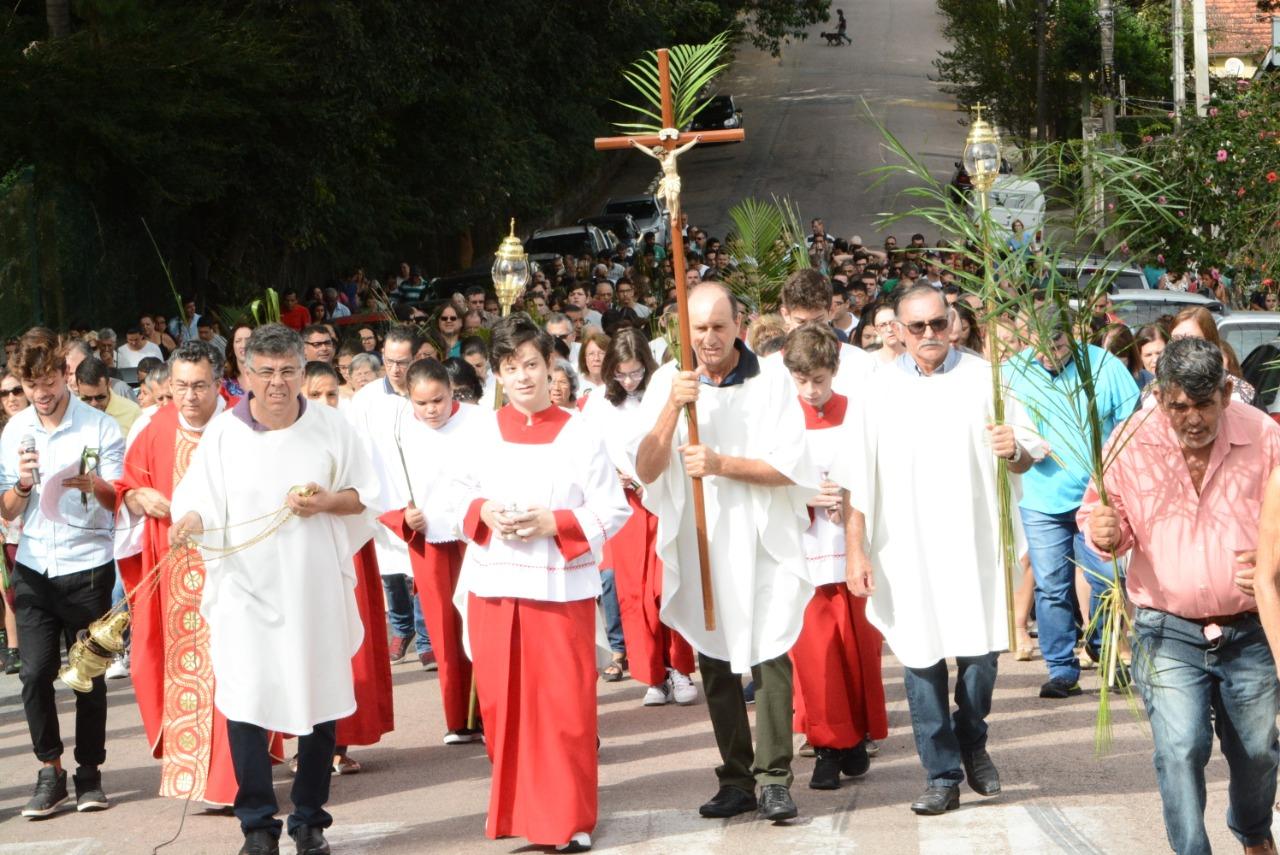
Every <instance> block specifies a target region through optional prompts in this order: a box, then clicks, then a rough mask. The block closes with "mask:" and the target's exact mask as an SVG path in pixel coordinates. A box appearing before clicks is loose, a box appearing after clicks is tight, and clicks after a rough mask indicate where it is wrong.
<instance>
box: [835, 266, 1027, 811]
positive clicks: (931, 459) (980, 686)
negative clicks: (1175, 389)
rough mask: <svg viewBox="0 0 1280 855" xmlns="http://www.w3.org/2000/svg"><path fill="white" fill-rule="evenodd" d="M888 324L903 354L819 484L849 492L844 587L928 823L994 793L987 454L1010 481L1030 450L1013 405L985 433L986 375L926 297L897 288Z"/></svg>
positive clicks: (999, 581)
mask: <svg viewBox="0 0 1280 855" xmlns="http://www.w3.org/2000/svg"><path fill="white" fill-rule="evenodd" d="M896 324H897V326H898V335H899V336H901V337H902V339H903V341H904V343H905V344H906V352H905V353H903V354H902V355H901V356H899V357H897V358H896V359H895V360H894V362H893V363H891V364H890V365H889V366H886V367H885V368H884V369H883V370H881V371H878V372H876V373H875V374H873V375H872V376H871V378H870V380H869V381H868V384H867V390H866V391H864V392H863V393H862V398H863V399H864V400H872V401H876V402H877V405H876V406H875V407H874V408H868V409H866V410H865V411H864V413H863V416H862V418H860V419H845V421H844V424H843V425H842V426H841V428H840V429H841V430H845V431H846V432H847V435H846V437H845V438H844V441H842V442H841V443H840V445H841V447H842V448H846V449H850V450H851V451H852V450H857V449H865V451H864V452H863V453H862V454H855V453H849V454H845V455H842V456H840V457H839V458H837V460H836V461H835V463H834V464H833V466H832V469H831V471H830V473H829V478H830V479H831V480H832V481H834V482H835V483H837V484H839V485H840V486H842V487H844V488H845V489H847V490H848V491H849V495H848V499H847V502H846V506H845V508H844V519H845V543H846V546H847V560H846V575H847V577H848V583H849V589H850V590H851V591H852V592H853V593H854V594H855V595H856V596H861V597H868V598H869V601H868V603H867V618H868V620H870V622H871V623H872V624H873V625H874V626H875V627H876V628H877V629H879V630H880V631H881V633H882V634H883V635H884V637H885V639H886V640H887V641H888V642H889V646H890V647H891V648H892V649H893V652H894V654H895V655H896V656H897V657H898V659H899V660H900V661H901V662H902V664H903V671H904V681H905V684H906V694H907V704H908V706H909V708H910V710H911V725H912V730H913V731H914V734H915V742H916V753H917V754H918V755H919V757H920V762H921V764H922V765H923V766H924V767H925V772H926V788H925V791H924V792H923V793H922V794H921V795H920V797H919V798H917V799H916V800H915V801H914V802H913V803H912V804H911V809H912V810H913V811H914V812H916V813H917V814H922V815H936V814H942V813H945V812H946V811H949V810H955V809H956V808H957V807H959V806H960V782H961V781H963V780H966V779H967V780H968V782H969V786H970V787H971V788H973V790H974V791H976V792H977V793H979V794H980V795H984V796H992V795H995V794H996V793H998V792H1000V776H999V773H998V772H997V771H996V767H995V765H994V764H993V763H992V761H991V758H990V756H989V755H988V754H987V750H986V744H987V723H986V718H987V715H988V713H990V711H991V695H992V692H993V690H994V688H995V681H996V659H997V657H998V655H999V651H1001V650H1008V649H1009V644H1010V639H1009V637H1008V621H1007V619H1006V603H1005V591H1004V582H1003V571H1002V569H1001V567H1002V559H1001V556H1000V523H1001V520H1000V518H999V510H998V509H999V502H998V500H997V492H996V458H1000V457H1002V458H1004V459H1005V460H1007V461H1008V465H1009V471H1010V472H1023V471H1025V470H1026V469H1027V468H1028V467H1029V466H1030V464H1031V459H1032V452H1031V450H1030V449H1031V447H1032V445H1033V442H1032V440H1031V438H1030V435H1029V433H1026V431H1027V429H1028V428H1029V422H1028V420H1027V419H1026V417H1025V415H1023V413H1022V412H1021V410H1020V409H1019V408H1018V407H1017V406H1016V404H1015V405H1014V406H1011V407H1009V408H1008V410H1007V411H1006V416H1007V422H1006V424H1002V425H995V424H993V423H992V422H993V416H992V413H993V406H992V399H991V368H990V366H989V365H988V363H987V362H986V361H985V360H983V359H982V358H980V357H978V356H975V355H972V354H969V353H962V352H961V351H958V350H955V349H954V348H952V347H951V345H950V344H949V342H948V337H947V328H948V326H949V320H948V316H947V306H946V303H945V301H944V300H943V299H942V295H941V294H939V293H938V291H937V289H935V288H934V287H933V286H931V285H918V286H915V287H913V288H911V289H909V290H907V291H904V292H903V294H902V297H901V298H900V299H899V301H898V306H897V320H896ZM944 424H945V430H939V427H940V426H941V425H944ZM1015 426H1016V427H1017V428H1018V432H1017V434H1015ZM1037 453H1039V452H1038V451H1037ZM956 496H964V497H965V501H963V502H957V501H956ZM1014 522H1015V523H1016V520H1015V521H1014ZM868 543H869V545H870V548H869V549H868V548H867V546H866V544H868ZM952 657H954V658H955V660H956V670H957V677H956V682H957V686H956V690H955V694H956V699H957V703H958V705H959V711H958V712H956V713H954V715H953V714H952V710H951V704H950V701H949V694H950V693H949V688H948V672H947V659H948V658H952Z"/></svg>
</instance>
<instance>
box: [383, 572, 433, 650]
mask: <svg viewBox="0 0 1280 855" xmlns="http://www.w3.org/2000/svg"><path fill="white" fill-rule="evenodd" d="M412 582H413V580H412V579H410V578H409V576H407V575H406V574H404V573H397V574H396V575H394V576H383V577H382V590H383V591H385V592H386V595H387V623H389V624H391V631H392V632H393V633H395V634H396V635H397V636H399V637H400V638H408V637H410V636H413V635H415V633H416V638H415V641H414V646H415V647H416V648H417V651H418V653H420V654H421V653H426V652H428V651H429V650H431V638H430V637H429V636H428V635H427V624H426V622H425V621H424V620H423V619H422V604H421V603H419V602H418V598H417V597H415V596H413V593H412V590H413V584H412Z"/></svg>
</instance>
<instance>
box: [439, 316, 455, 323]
mask: <svg viewBox="0 0 1280 855" xmlns="http://www.w3.org/2000/svg"><path fill="white" fill-rule="evenodd" d="M457 319H458V316H457V315H441V316H440V320H442V321H448V322H450V323H453V322H454V321H456V320H457Z"/></svg>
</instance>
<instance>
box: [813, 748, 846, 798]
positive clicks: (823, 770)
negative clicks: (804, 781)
mask: <svg viewBox="0 0 1280 855" xmlns="http://www.w3.org/2000/svg"><path fill="white" fill-rule="evenodd" d="M814 754H815V756H816V757H817V758H818V759H817V760H816V761H815V762H814V764H813V777H811V778H810V779H809V789H811V790H838V789H840V761H841V759H842V758H843V757H844V752H843V751H841V750H840V749H839V748H817V749H814Z"/></svg>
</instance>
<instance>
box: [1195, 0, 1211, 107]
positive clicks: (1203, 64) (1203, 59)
mask: <svg viewBox="0 0 1280 855" xmlns="http://www.w3.org/2000/svg"><path fill="white" fill-rule="evenodd" d="M1191 42H1192V51H1193V53H1194V57H1193V58H1194V60H1195V64H1196V115H1197V116H1204V115H1205V114H1206V113H1208V111H1209V28H1208V21H1207V16H1206V15H1205V8H1204V0H1191Z"/></svg>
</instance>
